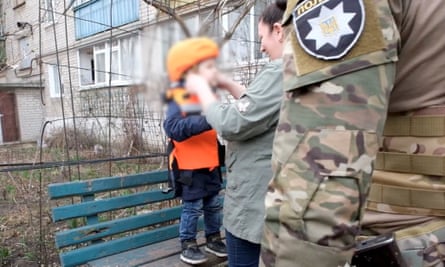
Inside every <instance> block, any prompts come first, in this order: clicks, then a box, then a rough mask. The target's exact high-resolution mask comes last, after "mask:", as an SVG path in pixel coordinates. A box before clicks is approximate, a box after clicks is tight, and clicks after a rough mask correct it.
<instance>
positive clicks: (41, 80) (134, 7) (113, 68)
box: [0, 0, 269, 144]
mask: <svg viewBox="0 0 445 267" xmlns="http://www.w3.org/2000/svg"><path fill="white" fill-rule="evenodd" d="M39 1H40V2H39ZM39 1H35V0H3V1H1V2H0V3H1V6H0V9H1V12H0V13H1V14H2V15H1V17H0V21H1V25H2V27H1V29H0V117H1V127H2V135H1V139H0V142H13V141H22V142H23V141H38V140H39V138H40V136H41V135H42V134H43V136H47V135H51V132H55V131H57V129H58V128H60V127H65V128H67V127H68V128H70V127H74V126H76V128H79V129H80V128H84V129H85V131H87V133H88V132H89V133H91V134H93V133H94V134H99V135H100V134H102V135H103V136H105V137H104V138H106V136H107V135H108V138H113V139H115V141H121V140H122V139H128V137H129V135H131V136H133V135H138V136H139V137H140V138H142V139H143V140H144V142H146V141H147V139H153V140H148V141H149V142H155V143H156V144H158V143H159V142H162V130H161V127H160V121H161V119H162V105H161V97H160V95H161V94H162V92H163V91H164V90H165V89H166V87H167V86H168V84H167V82H166V81H167V79H166V73H165V63H164V62H165V56H166V53H167V51H168V48H169V47H170V46H171V44H173V43H174V42H176V41H178V40H180V39H182V38H184V37H185V34H184V33H183V31H182V30H181V27H180V26H179V24H178V23H177V22H176V21H175V20H174V19H172V18H171V14H170V15H168V14H166V13H165V12H163V11H162V10H160V8H159V7H154V6H152V5H150V4H149V3H150V1H144V0H75V1H71V0H39ZM153 2H157V3H158V4H160V5H162V6H163V7H164V8H165V10H166V11H169V10H170V11H172V10H173V11H174V12H176V14H179V15H180V16H181V17H182V18H183V20H184V24H185V25H186V26H187V28H188V29H189V30H190V32H191V34H192V35H199V34H203V33H204V34H206V35H209V36H211V37H213V38H215V39H221V38H222V37H223V36H224V35H225V33H226V32H227V31H228V29H230V27H231V25H232V24H233V23H234V22H235V21H236V20H237V18H238V16H239V15H240V14H241V13H242V3H240V2H243V1H224V2H225V3H226V2H229V4H227V6H224V7H222V8H221V9H219V10H217V7H219V6H218V5H221V2H222V1H212V0H207V1H189V0H181V1H165V0H164V1H153ZM231 2H232V3H231ZM267 2H269V1H266V0H263V1H256V4H255V6H254V7H253V8H252V9H251V11H250V12H249V13H248V15H247V16H246V17H244V19H243V20H242V21H241V23H240V25H239V27H238V28H237V30H236V31H235V33H234V34H233V36H232V37H231V39H230V40H229V41H228V42H227V44H226V45H225V46H224V48H223V53H222V56H221V64H222V65H223V66H226V67H228V68H230V69H235V70H238V71H237V72H236V73H237V74H236V75H235V77H237V78H238V79H239V80H240V81H242V82H244V83H248V81H249V80H250V79H251V77H252V74H254V73H255V72H256V70H257V69H258V66H259V65H261V63H262V62H264V59H263V55H262V54H261V52H260V51H259V42H258V41H256V40H257V39H258V38H257V23H258V16H259V14H260V12H261V10H262V9H263V8H264V6H265V5H266V4H267ZM237 5H238V6H239V7H237ZM165 10H164V11H165ZM215 10H217V11H215ZM203 25H205V26H206V27H205V28H204V27H203ZM203 29H204V30H203ZM45 122H49V123H45ZM43 125H45V126H46V127H45V128H44V127H43ZM110 127H113V130H112V133H111V134H110V131H109V129H110ZM154 129H155V130H154ZM130 139H131V138H130Z"/></svg>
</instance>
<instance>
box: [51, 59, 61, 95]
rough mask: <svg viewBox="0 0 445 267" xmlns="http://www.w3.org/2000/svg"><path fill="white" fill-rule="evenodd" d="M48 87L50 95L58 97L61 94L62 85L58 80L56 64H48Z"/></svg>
mask: <svg viewBox="0 0 445 267" xmlns="http://www.w3.org/2000/svg"><path fill="white" fill-rule="evenodd" d="M47 67H48V87H49V94H50V97H60V96H61V94H63V85H62V84H61V82H60V75H59V69H58V67H57V65H48V66H47Z"/></svg>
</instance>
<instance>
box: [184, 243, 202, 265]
mask: <svg viewBox="0 0 445 267" xmlns="http://www.w3.org/2000/svg"><path fill="white" fill-rule="evenodd" d="M180 258H181V260H182V261H183V262H186V263H188V264H192V265H195V264H200V263H203V262H206V261H207V260H208V259H207V256H206V255H205V254H204V253H202V251H201V250H200V249H199V247H198V245H197V244H196V240H188V241H183V242H182V253H181V257H180Z"/></svg>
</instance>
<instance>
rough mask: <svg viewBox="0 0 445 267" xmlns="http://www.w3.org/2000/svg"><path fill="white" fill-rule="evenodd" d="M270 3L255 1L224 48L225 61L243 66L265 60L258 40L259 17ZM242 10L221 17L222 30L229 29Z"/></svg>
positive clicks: (261, 0) (262, 0) (264, 0)
mask: <svg viewBox="0 0 445 267" xmlns="http://www.w3.org/2000/svg"><path fill="white" fill-rule="evenodd" d="M269 2H270V1H268V0H260V1H256V2H255V5H254V6H253V8H252V9H251V10H250V12H249V13H248V14H247V15H246V16H245V17H244V18H243V19H242V21H241V23H240V24H239V25H238V27H237V28H236V30H235V32H234V34H233V36H232V38H231V40H230V41H229V43H228V44H227V45H226V46H225V47H224V54H225V57H226V58H225V59H226V60H227V61H231V60H233V59H236V61H237V62H230V63H232V64H233V63H235V65H237V64H240V65H245V64H248V63H252V62H255V61H259V60H261V59H263V58H265V55H264V54H263V53H262V52H261V51H260V40H259V38H258V20H259V16H260V15H261V13H262V12H263V10H264V9H265V7H266V6H267V4H268V3H269ZM241 12H242V10H241V9H239V10H235V11H233V12H230V13H229V14H227V15H224V16H223V20H222V24H223V28H224V29H226V30H227V29H230V28H231V27H232V25H233V24H234V23H235V21H236V20H238V17H239V16H240V14H241Z"/></svg>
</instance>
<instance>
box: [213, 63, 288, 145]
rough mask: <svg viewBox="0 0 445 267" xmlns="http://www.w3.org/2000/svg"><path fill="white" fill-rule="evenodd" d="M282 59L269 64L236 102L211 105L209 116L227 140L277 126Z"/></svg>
mask: <svg viewBox="0 0 445 267" xmlns="http://www.w3.org/2000/svg"><path fill="white" fill-rule="evenodd" d="M282 73H283V69H282V61H281V60H277V61H274V62H270V63H268V64H267V65H266V66H265V67H264V68H263V69H262V71H261V72H260V73H259V74H258V75H257V76H256V77H255V80H254V81H253V82H252V83H251V84H250V85H249V87H248V88H247V90H246V92H245V93H244V94H243V95H242V96H241V97H240V98H239V99H237V100H235V101H234V102H233V103H230V104H224V103H221V104H218V105H214V106H211V107H209V108H208V110H207V111H206V118H207V121H208V122H209V124H210V125H212V127H213V128H214V129H215V130H216V131H217V132H218V133H219V134H220V135H221V136H222V137H223V138H224V139H226V140H229V141H242V140H248V139H250V138H252V137H255V136H257V135H260V134H262V133H264V132H266V131H268V130H269V129H270V128H271V127H272V126H275V125H276V122H277V119H278V111H279V109H280V102H281V98H282V79H283V76H282Z"/></svg>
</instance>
